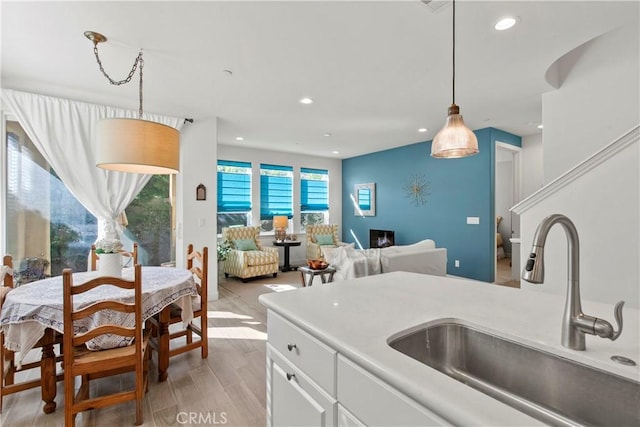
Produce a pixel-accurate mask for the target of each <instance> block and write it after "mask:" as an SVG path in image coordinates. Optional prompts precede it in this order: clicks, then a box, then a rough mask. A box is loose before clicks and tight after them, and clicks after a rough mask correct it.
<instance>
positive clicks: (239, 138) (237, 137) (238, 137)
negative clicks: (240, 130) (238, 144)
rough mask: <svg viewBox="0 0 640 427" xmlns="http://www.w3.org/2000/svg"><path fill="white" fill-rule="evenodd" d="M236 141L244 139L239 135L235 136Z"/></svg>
mask: <svg viewBox="0 0 640 427" xmlns="http://www.w3.org/2000/svg"><path fill="white" fill-rule="evenodd" d="M236 141H244V138H243V137H241V136H236Z"/></svg>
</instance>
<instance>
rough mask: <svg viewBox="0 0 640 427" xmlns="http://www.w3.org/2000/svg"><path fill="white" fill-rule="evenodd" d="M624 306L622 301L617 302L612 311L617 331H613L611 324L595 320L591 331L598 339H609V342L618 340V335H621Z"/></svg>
mask: <svg viewBox="0 0 640 427" xmlns="http://www.w3.org/2000/svg"><path fill="white" fill-rule="evenodd" d="M623 306H624V301H618V303H617V304H616V306H615V308H614V309H613V314H614V316H615V318H616V323H617V324H618V330H617V331H615V330H614V329H613V326H611V323H609V322H607V321H606V320H602V319H595V321H594V324H593V330H594V332H595V333H596V335H598V336H599V337H602V338H609V339H610V340H611V341H615V340H616V339H618V337H619V336H620V334H621V333H622V307H623Z"/></svg>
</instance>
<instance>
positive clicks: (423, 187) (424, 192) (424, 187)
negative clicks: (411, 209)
mask: <svg viewBox="0 0 640 427" xmlns="http://www.w3.org/2000/svg"><path fill="white" fill-rule="evenodd" d="M430 187H431V183H430V182H429V181H428V180H427V177H426V176H425V175H424V174H422V173H414V174H411V176H410V177H409V179H408V180H407V183H406V184H405V186H404V187H403V189H404V191H405V194H406V197H408V198H409V202H410V203H411V204H412V205H413V206H422V205H424V204H425V203H427V196H428V195H429V194H431V193H430V192H429V189H430Z"/></svg>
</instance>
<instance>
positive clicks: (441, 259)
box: [324, 239, 447, 281]
mask: <svg viewBox="0 0 640 427" xmlns="http://www.w3.org/2000/svg"><path fill="white" fill-rule="evenodd" d="M324 252H325V258H326V260H327V262H329V263H330V264H332V265H333V266H334V267H335V268H336V273H335V275H334V281H337V280H345V279H354V278H357V277H364V276H371V275H374V274H380V273H388V272H391V271H409V272H414V273H422V274H431V275H436V276H445V275H446V274H447V249H446V248H436V245H435V242H434V241H433V240H430V239H428V240H422V241H420V242H418V243H414V244H412V245H405V246H390V247H388V248H382V249H354V247H353V245H347V246H341V247H338V248H332V249H330V250H325V251H324Z"/></svg>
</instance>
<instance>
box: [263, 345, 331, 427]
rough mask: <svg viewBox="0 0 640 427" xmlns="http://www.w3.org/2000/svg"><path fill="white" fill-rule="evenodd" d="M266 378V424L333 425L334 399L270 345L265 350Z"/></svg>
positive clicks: (329, 426)
mask: <svg viewBox="0 0 640 427" xmlns="http://www.w3.org/2000/svg"><path fill="white" fill-rule="evenodd" d="M267 382H268V383H267V390H268V393H269V396H267V425H269V426H317V427H331V426H334V425H335V416H334V414H335V406H336V401H335V400H334V399H332V398H331V396H329V395H327V394H326V393H325V392H323V391H322V389H321V388H320V387H319V386H318V385H317V384H315V383H314V382H313V381H312V380H311V379H310V378H309V377H307V376H306V375H305V374H304V373H303V372H302V371H300V370H299V369H298V368H297V367H295V366H294V365H292V364H290V363H288V362H286V361H285V359H284V358H283V357H282V356H281V355H279V354H277V351H276V350H274V349H273V347H271V346H269V349H268V350H267Z"/></svg>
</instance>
